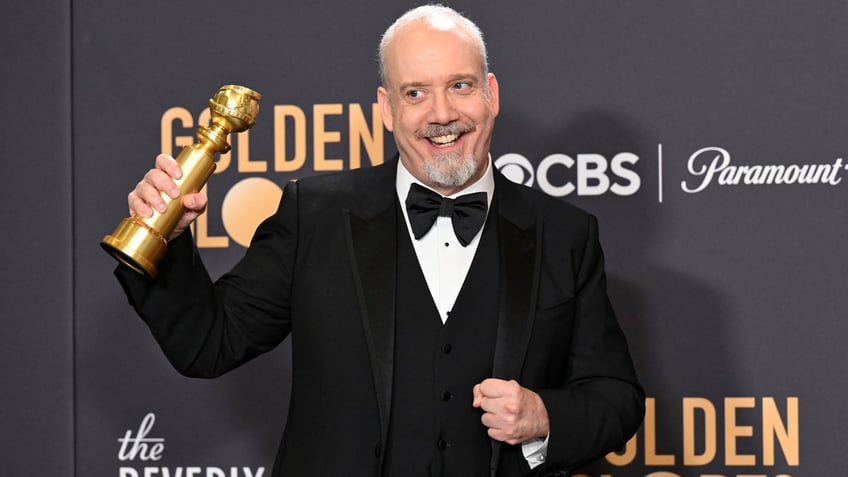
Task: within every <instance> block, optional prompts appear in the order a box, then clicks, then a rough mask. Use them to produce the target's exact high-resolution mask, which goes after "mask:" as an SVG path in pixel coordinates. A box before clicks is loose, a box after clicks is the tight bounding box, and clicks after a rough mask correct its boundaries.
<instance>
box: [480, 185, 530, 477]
mask: <svg viewBox="0 0 848 477" xmlns="http://www.w3.org/2000/svg"><path fill="white" fill-rule="evenodd" d="M495 180H496V182H495V187H496V189H495V190H496V192H495V200H497V201H498V203H497V209H496V210H497V211H498V240H499V243H498V245H499V248H500V251H499V254H500V268H501V270H500V289H499V290H500V293H499V297H500V302H499V307H498V336H497V340H496V342H495V357H494V363H493V367H492V377H495V378H501V379H516V380H517V379H518V378H519V376H520V374H521V368H522V366H523V364H524V357H525V355H526V353H527V346H528V345H529V342H530V334H531V332H532V330H533V320H534V318H535V310H536V307H535V304H536V298H537V295H538V278H539V270H540V266H541V250H542V247H541V238H542V231H541V225H540V224H537V222H536V221H535V219H534V215H533V212H532V210H531V209H530V208H529V207H528V206H527V205H526V203H525V202H524V200H523V199H522V197H521V196H520V193H519V191H518V190H517V188H518V187H522V186H518V185H516V184H513V183H509V182H508V180H507V179H505V178H504V177H503V176H501V175H500V174H499V173H498V172H497V171H495ZM500 448H501V446H500V443H499V442H495V441H493V442H492V462H491V474H492V477H494V476H495V474H496V473H497V468H498V460H499V457H500Z"/></svg>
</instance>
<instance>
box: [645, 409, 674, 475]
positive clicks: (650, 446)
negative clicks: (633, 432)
mask: <svg viewBox="0 0 848 477" xmlns="http://www.w3.org/2000/svg"><path fill="white" fill-rule="evenodd" d="M644 429H645V465H674V455H672V454H657V412H656V403H655V398H647V399H645V425H644Z"/></svg>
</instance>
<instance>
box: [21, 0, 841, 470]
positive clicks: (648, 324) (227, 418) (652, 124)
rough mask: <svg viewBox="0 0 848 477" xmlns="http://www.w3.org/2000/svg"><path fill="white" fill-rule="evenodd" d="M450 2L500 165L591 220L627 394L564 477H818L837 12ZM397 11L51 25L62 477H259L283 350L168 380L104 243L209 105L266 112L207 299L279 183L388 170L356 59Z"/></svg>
mask: <svg viewBox="0 0 848 477" xmlns="http://www.w3.org/2000/svg"><path fill="white" fill-rule="evenodd" d="M447 3H448V4H449V5H450V6H452V7H454V8H456V9H457V10H460V11H462V12H465V13H466V14H467V15H468V16H469V17H470V18H471V19H472V20H474V21H476V22H477V23H478V24H479V26H480V27H481V28H482V30H483V32H484V34H485V35H486V40H487V44H488V47H489V54H490V60H491V68H492V71H493V72H494V73H495V74H496V75H497V77H498V79H499V82H500V87H501V114H500V116H499V117H498V119H497V122H496V127H495V139H494V143H493V147H492V155H493V159H494V161H495V165H496V166H497V167H498V168H499V169H500V170H501V171H502V172H503V173H504V174H506V175H507V176H508V177H509V178H510V179H512V180H514V181H516V182H521V183H524V184H526V185H527V186H530V187H534V188H537V189H540V190H542V191H543V192H545V193H547V194H549V195H552V196H555V197H559V198H561V200H564V201H570V202H573V203H575V204H577V205H579V206H581V207H583V208H585V209H587V210H588V211H590V212H592V213H594V214H596V215H597V216H598V218H599V221H600V224H601V240H602V243H603V245H604V248H605V252H606V257H607V272H608V275H609V293H610V296H611V298H612V300H613V303H614V306H615V308H616V310H617V313H618V316H619V319H620V321H621V324H622V326H623V328H624V329H625V331H626V333H627V335H628V338H629V340H630V344H631V348H632V352H633V355H634V359H635V361H636V364H637V367H638V370H639V373H640V377H641V379H642V381H643V383H644V385H645V388H646V391H647V395H648V400H647V415H646V418H645V422H644V425H643V427H642V428H641V429H640V431H639V432H638V434H637V435H636V436H635V437H634V438H633V439H632V440H631V441H630V442H629V444H628V445H627V446H626V448H624V449H622V450H621V451H620V452H619V453H615V454H610V455H609V456H607V457H606V459H604V460H603V461H601V462H599V463H597V464H596V465H592V466H590V467H587V468H585V469H582V470H581V471H579V472H577V474H576V475H579V476H585V477H642V476H645V477H647V476H652V477H675V476H681V477H682V476H686V477H693V476H700V477H707V476H709V477H718V476H724V477H730V476H734V477H737V476H764V477H778V476H782V477H790V476H791V477H803V476H814V475H836V474H835V473H837V472H839V471H840V470H841V469H842V468H843V467H844V465H845V464H844V462H845V458H844V451H845V444H844V442H843V439H842V438H841V437H840V436H842V435H843V434H844V433H845V430H846V425H848V417H846V416H848V413H846V412H845V406H844V402H845V398H844V396H845V395H846V392H848V384H846V380H845V378H844V375H845V372H846V367H848V366H846V365H848V353H846V350H845V346H844V344H843V343H844V340H845V337H846V336H848V323H847V322H846V320H845V319H844V318H845V312H844V309H845V304H846V296H848V287H846V279H845V271H846V269H848V250H846V246H845V240H846V237H848V224H846V219H845V218H846V212H848V206H846V199H848V156H846V154H848V134H846V132H848V94H846V84H848V82H847V81H846V80H848V50H846V47H845V45H846V44H848V30H846V28H845V25H846V21H848V5H846V4H845V3H843V2H828V1H822V2H814V3H811V2H795V1H746V2H740V1H716V2H696V1H682V2H680V1H676V2H672V1H641V2H605V1H604V2H580V1H553V0H548V1H534V2H520V1H514V0H487V1H482V0H480V1H470V0H469V1H454V2H447ZM415 5H417V3H413V2H397V1H389V0H382V1H373V2H350V1H340V0H333V1H327V0H325V1H316V2H305V1H299V2H287V1H276V2H275V1H269V0H264V1H256V2H242V3H234V2H225V1H220V0H211V1H206V2H201V3H199V2H160V1H156V2H135V3H133V2H102V1H91V0H80V1H73V2H71V12H72V15H71V27H72V28H71V32H70V36H71V41H70V45H71V48H70V55H71V64H72V68H71V71H72V75H71V78H70V82H71V95H72V106H73V116H72V144H73V157H72V158H71V160H72V164H73V169H72V171H71V175H70V177H69V180H72V184H73V211H72V217H73V250H72V252H73V267H74V268H73V303H74V309H73V314H72V317H71V318H72V320H73V323H74V330H73V333H74V340H75V341H74V343H75V344H74V351H73V359H74V369H73V373H74V374H73V375H74V390H75V397H74V402H73V407H74V422H75V425H74V428H75V431H74V432H75V433H74V442H73V446H74V449H75V468H76V470H75V475H79V476H99V477H105V476H116V477H141V476H144V477H149V476H175V475H182V476H205V477H225V476H226V477H236V476H244V477H261V476H268V475H270V472H271V465H272V462H273V458H274V454H275V451H276V447H277V444H278V442H279V439H280V436H281V433H282V430H283V428H284V426H285V422H286V413H287V406H288V399H289V385H290V360H289V356H290V349H289V347H288V346H289V345H288V342H285V343H284V344H283V345H282V346H280V347H279V348H278V349H276V350H274V351H272V352H271V353H268V354H266V355H263V356H261V357H259V358H257V359H256V360H254V361H253V362H251V363H249V364H248V365H246V366H244V367H242V368H240V369H238V370H236V371H233V372H231V373H229V374H228V375H225V376H223V377H221V378H219V379H216V380H195V379H189V378H185V377H182V376H180V375H178V374H177V372H176V371H174V370H173V369H172V368H171V367H170V365H169V364H168V362H167V361H166V359H165V357H164V356H163V355H162V353H161V352H160V350H159V348H158V346H157V345H156V343H155V342H154V340H153V338H152V337H151V336H150V334H149V332H148V330H147V329H146V327H145V325H144V324H143V323H142V322H141V320H140V319H138V318H137V317H136V316H135V315H134V313H133V311H132V309H131V308H130V307H129V305H128V303H127V300H126V299H125V297H124V296H123V293H122V292H121V290H120V287H119V285H118V283H117V281H116V280H115V279H114V277H113V276H112V271H113V269H114V267H115V261H114V260H113V259H112V258H110V257H109V256H108V255H107V254H105V253H104V252H103V251H102V250H101V249H100V247H99V245H98V243H99V242H100V240H101V239H102V238H103V236H104V235H105V234H108V233H111V232H112V230H113V229H114V227H115V226H116V225H117V224H118V222H119V221H120V219H121V218H123V217H125V215H126V213H127V206H126V195H127V193H128V192H129V191H130V190H131V189H132V188H133V187H134V185H135V184H136V183H137V182H138V181H139V179H140V178H141V176H142V175H143V174H144V172H145V171H146V170H147V169H148V168H149V167H151V166H152V164H153V160H154V157H155V156H156V154H157V153H158V152H160V151H164V152H168V153H172V154H176V153H177V152H179V150H180V148H181V147H183V146H185V145H187V144H190V143H192V142H194V141H195V137H194V131H195V128H196V127H197V126H198V125H202V124H205V123H207V122H208V121H209V112H208V110H207V109H206V101H207V99H208V98H209V97H211V95H212V94H213V93H214V91H215V90H216V89H217V88H218V87H219V86H221V85H224V84H231V83H236V84H242V85H245V86H248V87H250V88H252V89H255V90H256V91H258V92H260V93H261V94H262V99H261V101H260V113H259V118H258V120H257V123H256V125H255V126H254V127H253V128H252V129H251V130H250V131H249V132H244V133H240V134H238V135H236V136H235V137H233V138H232V143H233V150H232V151H231V152H230V153H228V154H227V155H224V156H222V157H221V158H220V159H219V161H218V167H217V170H216V172H215V173H214V175H213V176H212V178H211V179H210V181H209V184H208V194H209V197H210V201H209V208H208V211H207V213H206V215H205V216H203V217H202V218H201V219H200V220H199V221H198V222H197V224H196V227H195V236H196V240H197V246H198V248H199V249H200V253H201V255H202V256H203V259H204V261H205V262H206V263H207V265H208V267H209V269H210V272H211V274H212V275H214V276H218V275H220V274H222V273H223V272H225V271H226V270H228V269H229V267H230V266H232V265H233V264H234V263H235V262H236V261H237V260H238V259H239V257H240V256H241V255H242V254H243V253H244V250H245V246H246V245H247V244H248V243H249V240H250V237H251V234H252V231H253V229H254V227H255V226H256V225H257V224H258V222H259V221H260V220H261V219H262V218H264V217H265V216H267V215H269V214H271V213H272V212H273V211H274V210H275V208H276V205H277V201H278V200H279V197H280V194H281V191H282V187H283V186H284V185H285V183H286V182H287V181H289V180H292V179H295V178H299V177H304V176H309V175H313V174H320V173H323V172H328V171H339V170H345V169H351V168H358V167H369V166H372V165H375V164H379V163H382V162H383V161H385V160H387V159H388V158H390V157H391V156H392V155H393V154H394V143H393V140H392V137H391V135H390V134H389V133H388V132H386V131H384V130H383V128H382V125H381V120H380V116H379V111H378V109H377V107H376V87H377V86H378V76H377V63H376V61H375V50H376V45H377V42H378V39H379V36H380V34H381V33H382V32H383V30H384V29H385V28H386V27H387V26H388V25H389V24H390V23H391V22H392V21H393V19H394V18H396V17H397V16H398V15H400V14H401V13H403V12H404V11H406V10H407V9H408V8H410V7H413V6H415ZM33 127H38V126H37V125H34V126H33ZM65 160H67V158H64V159H63V161H65ZM470 401H471V398H470V390H469V403H470ZM573 432H575V433H581V432H585V430H583V429H573ZM332 456H333V451H332V449H327V458H333V457H332ZM45 458H46V459H49V458H50V457H49V456H46V457H45ZM354 474H355V472H353V473H352V475H354Z"/></svg>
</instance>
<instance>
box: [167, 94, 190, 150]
mask: <svg viewBox="0 0 848 477" xmlns="http://www.w3.org/2000/svg"><path fill="white" fill-rule="evenodd" d="M177 120H179V121H180V123H181V126H182V127H183V128H192V127H194V123H193V120H192V117H191V113H190V112H189V111H188V110H187V109H185V108H180V107H178V106H174V107H173V108H170V109H168V110H167V111H165V114H163V115H162V120H161V122H160V128H161V132H162V138H161V141H162V142H161V147H160V151H162V152H163V153H165V154H168V155H169V156H172V157H173V156H174V146H179V147H180V148H182V147H185V146H188V145H189V144H191V143H193V142H194V140H193V136H177V137H174V121H177Z"/></svg>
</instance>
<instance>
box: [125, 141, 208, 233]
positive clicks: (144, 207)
mask: <svg viewBox="0 0 848 477" xmlns="http://www.w3.org/2000/svg"><path fill="white" fill-rule="evenodd" d="M182 176H183V171H182V169H181V168H180V166H179V164H177V161H175V160H174V158H172V157H171V156H168V155H167V154H159V155H158V156H156V167H155V168H153V169H150V170H149V171H147V174H145V175H144V178H142V179H141V181H140V182H139V183H138V184H137V185H136V186H135V189H133V191H132V192H130V193H129V195H128V196H127V204H128V205H129V209H130V215H131V216H135V215H140V216H142V217H145V218H149V217H152V216H153V211H154V210H156V211H157V212H159V213H160V214H161V213H163V212H165V211H166V210H167V209H168V207H167V204H166V202H165V199H163V198H162V194H163V193H164V194H166V195H167V196H168V197H170V198H171V199H178V198H179V197H180V189H179V187H177V184H176V183H174V179H179V178H180V177H182ZM182 203H183V205H184V206H185V208H186V211H185V213H183V215H182V217H180V220H179V222H177V226H176V228H174V232H173V233H172V234H171V236H170V237H168V240H171V239H172V238H174V237H177V236H178V235H180V234H181V233H183V231H184V230H185V229H186V227H188V226H189V224H191V223H192V222H194V220H195V219H196V218H197V216H198V215H200V214H202V213H203V211H205V210H206V203H207V198H206V195H205V194H200V193H193V194H186V195H184V196H183V197H182Z"/></svg>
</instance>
